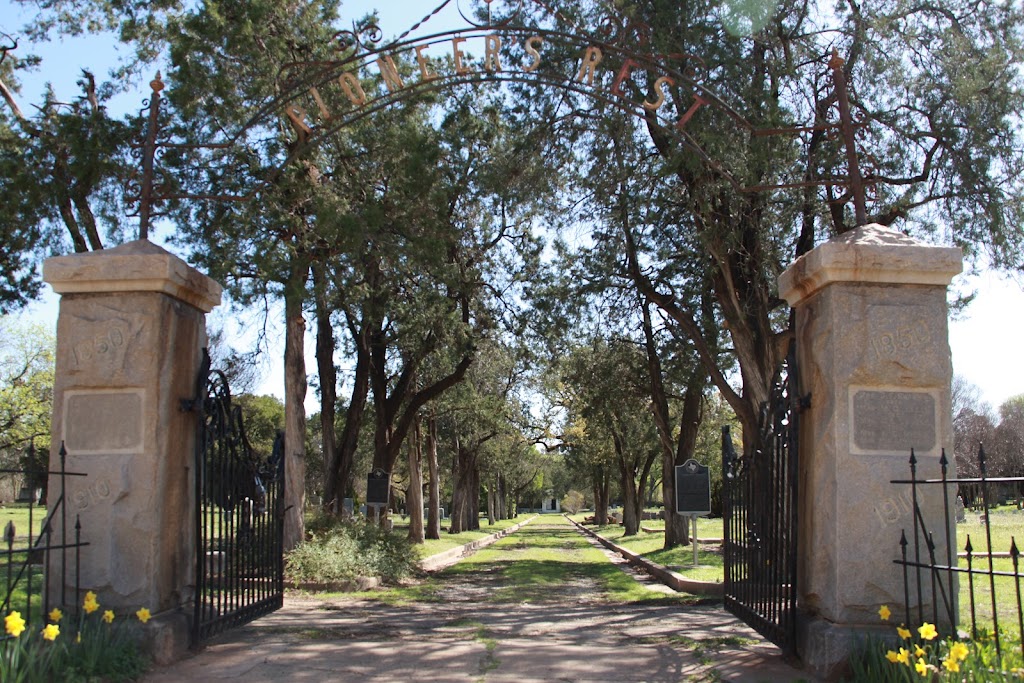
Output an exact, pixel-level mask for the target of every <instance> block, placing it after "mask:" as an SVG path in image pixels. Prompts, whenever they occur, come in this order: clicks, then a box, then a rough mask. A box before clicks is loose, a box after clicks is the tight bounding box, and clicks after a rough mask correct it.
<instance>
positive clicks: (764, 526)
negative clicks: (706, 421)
mask: <svg viewBox="0 0 1024 683" xmlns="http://www.w3.org/2000/svg"><path fill="white" fill-rule="evenodd" d="M797 386H798V384H797V377H796V361H795V353H794V352H793V351H792V350H791V352H790V355H789V357H788V358H787V359H786V362H785V363H784V364H783V365H782V367H781V368H780V369H779V372H778V375H777V376H776V379H775V383H774V386H773V389H772V396H771V400H770V401H769V402H768V403H767V404H766V405H764V406H762V410H761V416H760V422H761V424H760V434H759V440H760V447H759V448H758V449H757V451H756V452H755V453H754V454H752V455H750V456H746V457H741V456H738V455H737V454H736V451H735V449H734V448H733V444H732V438H731V436H730V435H729V428H728V427H723V428H722V469H723V486H722V507H723V516H724V518H725V520H724V521H725V543H724V546H723V551H724V561H725V595H724V603H725V607H726V609H727V610H729V612H731V613H732V614H734V615H735V616H736V617H738V618H740V619H742V620H743V621H744V622H746V623H747V624H748V625H750V627H751V628H753V629H754V630H755V631H757V632H758V633H760V634H761V635H763V636H764V637H765V638H767V639H768V640H770V641H771V642H773V643H775V644H776V645H778V646H779V647H780V648H781V649H782V650H783V652H784V653H785V654H786V655H787V656H790V657H794V656H798V653H797V648H796V595H797V591H796V581H797V571H796V570H797V456H798V444H797V434H798V424H797V422H798V415H799V413H800V411H801V410H802V409H803V407H804V403H805V401H804V400H803V399H801V398H800V396H799V394H798V391H797Z"/></svg>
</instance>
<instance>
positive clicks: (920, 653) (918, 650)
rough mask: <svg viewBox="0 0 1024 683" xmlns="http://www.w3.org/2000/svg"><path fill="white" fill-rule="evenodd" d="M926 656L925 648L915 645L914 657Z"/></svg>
mask: <svg viewBox="0 0 1024 683" xmlns="http://www.w3.org/2000/svg"><path fill="white" fill-rule="evenodd" d="M924 655H925V652H924V648H923V647H921V646H920V645H915V646H914V656H915V657H924Z"/></svg>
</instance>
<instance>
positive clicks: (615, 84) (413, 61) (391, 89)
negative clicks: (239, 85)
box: [283, 24, 711, 140]
mask: <svg viewBox="0 0 1024 683" xmlns="http://www.w3.org/2000/svg"><path fill="white" fill-rule="evenodd" d="M645 30H647V29H645V28H644V27H641V26H639V25H633V24H631V25H630V26H629V27H627V30H626V33H627V34H631V35H632V34H636V36H635V37H636V38H637V39H638V40H640V41H646V40H649V38H650V37H649V36H648V35H642V34H644V32H645ZM517 33H518V32H517ZM518 37H519V41H518V43H517V41H516V36H515V35H510V36H503V35H500V34H498V33H492V34H488V35H484V36H482V40H483V45H482V47H483V59H482V60H481V61H480V62H478V63H476V62H474V61H473V60H472V59H471V58H470V56H469V50H468V46H467V43H468V42H469V41H470V38H469V37H466V36H462V35H455V36H454V37H453V38H452V39H451V43H450V47H448V49H447V52H448V57H449V63H450V64H451V66H452V69H451V72H450V73H448V74H445V73H439V72H437V71H435V70H434V68H435V67H434V64H432V63H431V61H430V58H429V56H428V55H426V54H424V52H425V51H426V50H427V49H430V48H431V47H433V44H419V45H412V46H409V47H407V48H405V49H402V50H399V51H395V52H390V53H384V52H376V51H373V50H371V51H370V52H368V53H367V54H366V55H365V58H366V59H367V61H366V62H365V63H364V64H363V65H362V67H361V68H369V67H370V65H371V64H372V65H373V66H374V67H375V69H374V70H375V71H376V73H377V75H378V76H379V78H380V80H381V81H382V83H383V89H382V90H381V92H378V93H377V96H376V97H372V96H369V95H368V94H367V92H366V90H365V89H364V87H363V81H362V77H363V76H364V75H365V74H363V73H361V68H355V69H352V70H346V71H344V72H342V73H340V74H337V75H335V76H332V77H331V78H330V79H329V80H328V81H324V82H321V83H319V84H318V86H317V87H310V88H308V89H307V90H306V92H305V94H306V96H307V97H308V98H309V99H308V100H307V102H306V104H305V105H303V104H300V103H299V102H298V101H297V100H294V99H293V100H292V101H291V102H290V103H289V104H288V105H286V106H285V107H284V111H283V114H284V116H285V118H286V119H287V120H288V122H289V124H290V125H291V127H292V129H293V130H294V131H295V133H296V134H297V135H298V136H299V139H300V140H303V139H305V138H307V137H309V136H310V135H312V134H313V133H314V128H315V127H316V125H317V122H316V120H315V119H314V117H313V116H311V115H310V110H312V109H314V107H313V106H312V105H314V104H315V111H317V112H318V113H319V119H320V122H321V123H329V122H331V121H332V120H334V119H335V118H336V117H337V112H338V111H342V110H345V109H348V108H351V107H355V108H357V109H363V108H366V107H367V106H368V105H372V104H373V103H374V102H376V101H378V100H381V99H384V98H385V97H387V96H389V95H396V94H398V93H401V92H403V91H406V90H410V89H414V88H416V87H418V86H423V85H425V84H429V83H431V82H432V81H435V80H437V79H439V78H445V77H450V78H455V79H464V78H467V77H473V76H480V77H487V76H495V75H497V74H500V73H502V72H504V71H505V70H506V68H505V64H503V63H502V50H503V49H505V48H511V47H512V45H514V44H518V49H519V51H520V52H521V53H522V54H523V55H524V61H523V65H522V66H521V67H520V71H521V72H522V73H525V74H529V73H533V72H535V71H537V70H538V69H539V68H540V67H541V66H542V65H543V64H544V49H545V47H547V46H546V44H545V37H543V36H540V35H535V34H534V35H529V34H526V33H518ZM576 49H577V50H578V51H579V66H578V68H577V69H576V70H575V72H574V75H573V74H568V73H567V74H565V76H566V77H567V79H571V81H572V82H573V83H574V84H578V85H585V86H587V87H590V88H598V89H601V90H603V91H606V92H608V93H609V94H610V95H612V96H614V97H615V98H618V99H620V100H623V101H628V102H629V104H631V105H636V106H638V107H642V108H643V110H644V111H646V112H648V113H651V114H654V113H657V112H658V111H659V110H660V109H661V108H662V107H663V106H664V105H665V103H666V102H667V101H669V99H671V97H672V93H673V92H674V91H673V86H676V85H679V84H678V83H677V78H678V76H677V77H676V78H674V77H673V76H672V75H669V73H665V72H661V73H659V72H658V69H656V68H655V69H651V68H650V67H649V66H645V65H644V64H641V63H640V62H639V61H637V60H636V59H633V58H625V59H620V58H617V53H616V54H615V55H612V56H613V57H616V58H615V59H609V60H608V63H610V66H609V65H608V64H606V63H605V57H606V54H605V51H606V50H612V51H615V48H614V47H609V46H604V47H603V48H602V46H599V45H593V44H591V45H586V46H583V47H577V48H576ZM684 57H685V56H683V55H675V54H673V55H666V56H664V61H665V62H666V64H667V62H668V61H669V60H676V61H678V62H679V66H680V67H682V66H683V64H684V63H685V62H686V60H685V58H684ZM404 63H407V64H409V65H411V72H412V74H411V75H409V76H404V75H403V69H402V68H401V67H402V64H404ZM662 68H663V69H666V70H671V68H672V67H667V66H663V67H662ZM648 70H651V71H652V72H653V73H652V74H651V75H650V76H649V78H650V79H652V81H653V84H652V85H651V87H649V88H646V87H645V88H641V89H640V90H641V92H646V91H647V90H650V91H651V92H650V93H649V94H648V95H647V96H648V97H653V98H654V99H653V100H648V99H644V95H642V94H641V95H639V98H638V99H637V100H636V101H633V100H632V99H631V97H635V95H632V96H631V94H630V93H631V92H633V91H636V90H637V88H629V87H628V86H629V85H630V84H631V83H632V81H633V77H634V72H644V71H648ZM371 73H372V72H371ZM605 73H607V74H609V76H608V78H607V79H604V78H602V77H603V76H604V74H605ZM677 73H678V72H677ZM603 80H609V81H610V87H609V85H608V84H607V83H602V81H603ZM624 86H627V87H624ZM334 87H337V88H339V89H340V90H341V93H342V94H343V97H342V98H332V97H330V96H329V95H328V88H330V89H333V88H334ZM309 100H311V101H312V102H310V101H309ZM346 101H347V102H346ZM676 104H677V105H678V108H679V110H680V111H683V110H685V111H684V113H683V114H682V115H681V116H679V118H678V119H676V120H675V121H674V122H673V124H672V125H674V126H675V127H676V128H679V129H682V128H683V127H685V126H686V124H687V123H688V122H689V120H690V119H691V118H692V117H693V115H694V114H695V113H696V112H697V110H698V109H700V108H701V107H703V106H705V105H709V104H711V101H710V100H708V99H705V98H703V97H701V96H700V95H695V96H693V98H692V101H688V102H677V103H676Z"/></svg>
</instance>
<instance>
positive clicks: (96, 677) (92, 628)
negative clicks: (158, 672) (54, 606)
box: [0, 593, 149, 683]
mask: <svg viewBox="0 0 1024 683" xmlns="http://www.w3.org/2000/svg"><path fill="white" fill-rule="evenodd" d="M89 595H93V594H92V593H89V594H88V595H87V596H86V603H85V605H86V606H87V607H88V606H90V605H95V607H91V608H90V609H91V611H88V612H87V611H82V613H81V614H80V616H79V619H78V621H77V623H75V624H72V623H68V621H66V620H65V615H63V614H62V613H61V612H60V610H54V611H52V612H51V613H50V614H49V615H48V623H47V625H46V626H45V627H44V628H43V629H42V630H41V631H39V632H34V633H33V632H28V631H27V630H23V628H24V625H25V624H24V623H23V621H22V620H21V615H20V613H18V612H16V611H15V612H10V613H8V615H7V618H6V619H5V627H6V632H7V636H8V639H7V640H5V641H3V643H0V648H2V649H0V682H2V683H21V682H22V681H24V682H34V681H40V682H47V683H48V682H50V681H57V680H59V681H67V682H68V683H91V682H93V681H111V682H114V681H133V680H137V679H138V678H139V677H140V676H141V675H142V674H143V673H145V672H146V670H147V669H148V668H149V660H148V658H147V657H146V656H145V655H143V654H142V652H141V649H140V636H141V633H142V631H141V629H143V628H145V625H144V624H145V622H144V621H142V620H143V616H144V618H145V620H147V621H148V619H149V612H148V610H146V611H145V614H144V615H142V614H140V613H136V615H121V616H117V615H116V614H115V613H114V612H113V611H112V610H107V611H104V612H102V613H101V612H100V611H99V604H98V603H96V602H95V598H94V599H93V601H92V602H90V600H89V597H88V596H89ZM140 612H142V610H140ZM136 619H138V620H139V621H142V624H139V623H137V622H136ZM62 622H63V623H64V625H63V626H62V625H61V623H62Z"/></svg>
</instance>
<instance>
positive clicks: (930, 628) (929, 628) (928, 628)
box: [917, 621, 939, 640]
mask: <svg viewBox="0 0 1024 683" xmlns="http://www.w3.org/2000/svg"><path fill="white" fill-rule="evenodd" d="M917 632H918V633H919V634H921V637H922V638H924V639H925V640H935V638H936V637H937V636H938V635H939V632H938V631H936V630H935V625H934V624H929V623H928V622H927V621H926V622H924V623H923V624H921V628H919V629H917Z"/></svg>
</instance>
